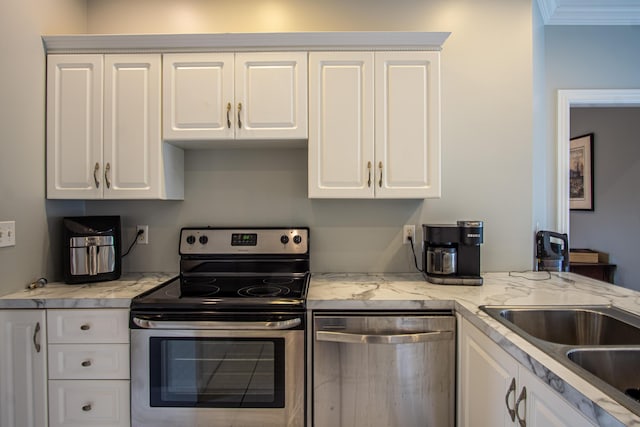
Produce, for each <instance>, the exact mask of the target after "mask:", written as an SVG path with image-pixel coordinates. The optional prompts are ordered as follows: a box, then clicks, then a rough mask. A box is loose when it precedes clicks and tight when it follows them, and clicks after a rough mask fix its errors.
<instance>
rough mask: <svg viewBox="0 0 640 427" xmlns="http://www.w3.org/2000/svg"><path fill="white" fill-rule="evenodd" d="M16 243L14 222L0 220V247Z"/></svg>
mask: <svg viewBox="0 0 640 427" xmlns="http://www.w3.org/2000/svg"><path fill="white" fill-rule="evenodd" d="M15 245H16V222H15V221H2V222H0V248H4V247H6V246H15Z"/></svg>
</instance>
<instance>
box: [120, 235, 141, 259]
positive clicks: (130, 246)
mask: <svg viewBox="0 0 640 427" xmlns="http://www.w3.org/2000/svg"><path fill="white" fill-rule="evenodd" d="M143 234H144V230H138V232H137V233H136V237H135V238H134V239H133V242H131V245H129V249H127V252H125V253H124V254H123V255H122V256H121V257H120V258H124V257H126V256H127V255H129V252H131V249H133V247H134V246H135V245H136V243H138V237H140V236H141V235H143Z"/></svg>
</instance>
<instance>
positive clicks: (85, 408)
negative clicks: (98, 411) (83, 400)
mask: <svg viewBox="0 0 640 427" xmlns="http://www.w3.org/2000/svg"><path fill="white" fill-rule="evenodd" d="M82 410H83V411H84V412H89V411H90V410H91V403H87V404H86V405H84V406H83V407H82Z"/></svg>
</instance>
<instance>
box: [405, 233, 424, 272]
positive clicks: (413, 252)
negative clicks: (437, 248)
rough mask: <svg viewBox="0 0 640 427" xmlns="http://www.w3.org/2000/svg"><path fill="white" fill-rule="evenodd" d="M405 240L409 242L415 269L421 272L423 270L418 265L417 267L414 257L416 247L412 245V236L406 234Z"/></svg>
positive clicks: (416, 259) (416, 260)
mask: <svg viewBox="0 0 640 427" xmlns="http://www.w3.org/2000/svg"><path fill="white" fill-rule="evenodd" d="M407 240H408V241H409V243H410V244H411V254H412V255H413V263H414V264H415V266H416V270H418V271H419V272H421V273H423V272H424V270H422V269H421V268H420V267H418V258H416V249H415V248H414V247H413V236H411V235H409V236H407Z"/></svg>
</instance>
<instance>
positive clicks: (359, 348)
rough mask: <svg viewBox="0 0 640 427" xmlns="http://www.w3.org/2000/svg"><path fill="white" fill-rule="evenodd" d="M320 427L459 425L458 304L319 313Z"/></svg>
mask: <svg viewBox="0 0 640 427" xmlns="http://www.w3.org/2000/svg"><path fill="white" fill-rule="evenodd" d="M313 319H314V320H313V322H314V324H313V334H314V351H313V420H314V425H315V427H340V426H345V427H346V426H355V427H359V426H367V427H377V426H380V427H388V426H409V427H410V426H434V427H435V426H437V427H447V426H453V425H454V420H455V417H454V401H455V397H454V396H455V392H454V390H455V317H454V316H453V314H452V313H451V312H448V311H445V312H421V313H406V312H404V313H396V312H364V313H363V312H354V313H347V314H345V313H326V314H325V313H323V314H317V315H314V318H313Z"/></svg>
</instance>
